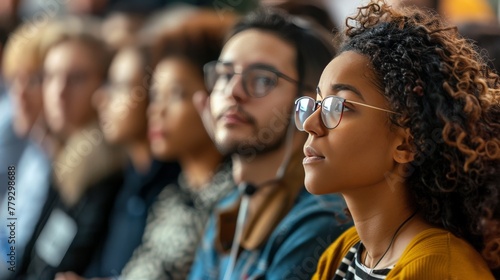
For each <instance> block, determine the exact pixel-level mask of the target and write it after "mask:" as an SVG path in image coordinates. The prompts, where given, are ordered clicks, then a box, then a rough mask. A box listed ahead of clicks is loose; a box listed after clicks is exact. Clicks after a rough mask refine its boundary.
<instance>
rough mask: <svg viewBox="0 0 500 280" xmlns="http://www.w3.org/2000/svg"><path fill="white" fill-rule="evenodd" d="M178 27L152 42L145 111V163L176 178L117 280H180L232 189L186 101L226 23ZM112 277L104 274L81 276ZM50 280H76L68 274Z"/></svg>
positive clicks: (201, 87) (208, 17) (194, 21)
mask: <svg viewBox="0 0 500 280" xmlns="http://www.w3.org/2000/svg"><path fill="white" fill-rule="evenodd" d="M184 21H185V22H184V23H183V24H181V25H180V26H179V27H177V28H174V30H168V31H166V32H165V34H163V35H162V38H160V39H159V40H161V42H162V44H163V48H161V51H160V52H161V53H160V54H157V55H155V57H161V59H160V62H159V63H158V65H157V66H156V68H155V70H154V74H153V83H152V88H151V93H150V104H149V108H148V116H149V141H150V143H151V144H150V146H151V151H152V153H153V155H154V156H155V157H157V158H161V159H164V160H177V161H178V162H179V163H180V165H181V170H182V173H181V174H180V175H179V177H178V180H177V182H175V183H172V184H169V185H167V186H166V187H165V188H164V189H163V191H162V192H161V193H160V195H159V197H158V200H157V201H156V202H155V203H154V204H153V206H152V208H151V211H150V212H149V216H148V223H147V227H146V229H145V232H144V236H143V240H142V244H141V245H140V246H139V247H138V248H137V249H136V250H135V252H134V254H133V256H132V258H131V259H130V260H129V262H128V263H127V265H126V266H125V268H124V270H123V271H122V272H121V278H120V279H131V280H135V279H148V280H154V279H179V280H180V279H186V276H187V273H188V272H189V269H190V267H191V264H192V262H193V259H194V255H195V250H196V246H197V245H198V243H199V241H200V239H201V236H202V233H203V231H204V226H205V224H206V221H207V219H208V216H209V214H210V213H211V211H212V209H213V207H214V205H215V203H216V202H217V201H218V200H219V198H220V197H222V196H224V195H225V194H227V193H228V192H229V191H231V190H232V189H233V188H234V183H233V181H232V179H231V167H230V165H229V163H228V162H227V161H224V157H223V155H221V154H220V153H219V152H218V151H217V149H216V147H215V145H214V143H213V142H212V140H211V138H210V137H209V135H208V134H207V132H206V131H205V128H204V126H203V123H202V121H201V119H200V116H199V115H198V113H197V111H196V109H195V107H194V104H193V101H192V97H193V95H194V93H195V92H198V91H206V88H205V84H204V77H203V65H204V64H205V63H207V62H209V61H212V60H213V59H216V58H217V57H218V55H219V53H220V50H221V48H222V41H223V36H224V34H225V33H226V31H227V30H228V28H229V27H230V24H231V22H230V21H228V20H227V19H226V20H224V21H220V20H219V18H218V17H217V15H216V14H215V13H214V12H211V11H205V10H200V11H196V12H194V13H193V14H191V16H190V17H187V18H185V19H184ZM119 55H120V54H119ZM117 59H118V58H117ZM120 69H122V70H123V69H124V68H123V67H121V68H120ZM112 70H113V68H112ZM116 275H117V274H112V273H111V272H110V271H105V272H104V274H101V275H95V274H94V275H89V276H99V277H110V276H116ZM56 279H58V280H60V279H67V280H68V279H82V278H81V277H79V276H77V275H76V274H75V273H69V272H68V273H61V274H58V275H57V278H56Z"/></svg>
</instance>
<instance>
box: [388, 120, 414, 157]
mask: <svg viewBox="0 0 500 280" xmlns="http://www.w3.org/2000/svg"><path fill="white" fill-rule="evenodd" d="M396 134H397V136H396V144H395V148H394V151H393V159H394V161H395V162H397V163H401V164H405V163H409V162H412V161H413V160H414V159H415V147H414V146H413V137H412V136H411V134H410V129H409V128H406V129H403V128H399V129H398V132H397V133H396Z"/></svg>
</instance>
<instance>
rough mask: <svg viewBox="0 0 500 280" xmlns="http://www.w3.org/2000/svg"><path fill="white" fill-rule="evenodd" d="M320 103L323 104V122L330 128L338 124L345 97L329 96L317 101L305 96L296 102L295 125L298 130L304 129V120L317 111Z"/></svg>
mask: <svg viewBox="0 0 500 280" xmlns="http://www.w3.org/2000/svg"><path fill="white" fill-rule="evenodd" d="M318 105H321V120H322V121H323V124H324V125H325V126H326V127H327V128H329V129H333V128H335V127H337V126H338V124H339V123H340V119H341V118H342V111H343V109H344V100H343V99H341V98H335V97H333V96H329V97H327V98H325V99H323V101H321V102H320V101H318V102H316V100H314V99H313V98H311V97H307V96H304V97H301V98H299V99H297V101H296V104H295V126H296V127H297V129H298V130H300V131H304V122H305V121H306V120H307V118H309V117H310V116H311V115H312V114H313V113H314V111H316V109H317V106H318Z"/></svg>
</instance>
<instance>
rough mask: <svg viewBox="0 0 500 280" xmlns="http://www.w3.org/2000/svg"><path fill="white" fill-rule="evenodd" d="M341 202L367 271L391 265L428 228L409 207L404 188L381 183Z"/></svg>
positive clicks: (350, 194) (353, 194) (361, 190)
mask: <svg viewBox="0 0 500 280" xmlns="http://www.w3.org/2000/svg"><path fill="white" fill-rule="evenodd" d="M374 197H376V198H377V199H376V200H374V199H373V198H374ZM344 198H345V200H346V203H347V206H348V208H349V211H350V213H351V215H352V217H353V220H354V224H355V226H356V231H357V232H358V235H359V237H360V239H361V242H362V243H363V246H364V249H363V254H362V260H366V263H364V264H365V265H366V266H368V267H373V266H375V265H376V268H377V269H380V268H384V267H387V266H390V265H392V264H394V263H395V262H396V261H397V260H398V259H399V257H400V256H401V255H402V253H403V252H404V250H405V249H406V247H407V245H408V244H409V243H410V242H411V240H412V239H413V237H415V236H416V235H417V234H418V233H420V232H421V231H422V230H424V229H427V228H430V227H431V226H430V225H429V224H427V223H426V222H425V221H424V220H423V218H422V217H421V216H419V214H418V213H416V214H415V212H416V210H415V209H413V208H412V207H410V206H409V205H410V204H409V203H408V201H409V199H408V194H407V192H406V187H405V186H403V185H400V186H396V187H394V186H392V187H391V186H388V185H387V184H386V183H381V184H379V185H375V186H369V187H365V188H360V189H358V190H357V191H355V192H350V193H348V194H344ZM413 214H415V215H414V216H412V215H413ZM367 254H368V256H367Z"/></svg>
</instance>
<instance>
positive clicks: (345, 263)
mask: <svg viewBox="0 0 500 280" xmlns="http://www.w3.org/2000/svg"><path fill="white" fill-rule="evenodd" d="M360 248H362V244H361V242H358V243H356V244H355V245H354V246H352V247H351V249H349V252H347V254H346V255H345V257H344V258H343V259H342V262H341V263H340V265H339V267H338V269H337V271H335V276H333V280H380V279H385V277H386V276H387V274H388V273H389V272H390V271H391V269H392V268H393V267H394V266H391V267H388V268H383V269H375V270H373V271H372V270H371V269H370V268H367V267H366V266H364V265H363V264H362V263H361V252H362V251H361V250H360ZM358 252H359V253H360V254H358Z"/></svg>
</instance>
